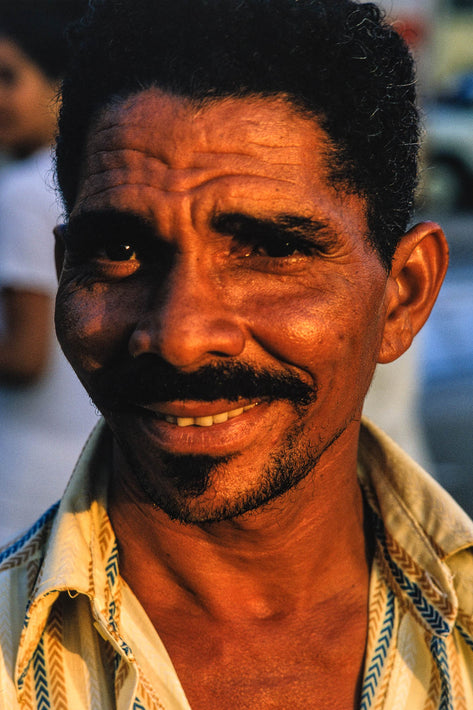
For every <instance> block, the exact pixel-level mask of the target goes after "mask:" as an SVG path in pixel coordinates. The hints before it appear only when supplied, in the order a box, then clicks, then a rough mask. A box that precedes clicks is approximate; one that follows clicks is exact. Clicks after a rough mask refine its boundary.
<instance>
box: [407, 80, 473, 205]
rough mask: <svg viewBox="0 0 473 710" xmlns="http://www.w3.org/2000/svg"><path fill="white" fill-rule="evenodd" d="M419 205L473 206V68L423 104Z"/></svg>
mask: <svg viewBox="0 0 473 710" xmlns="http://www.w3.org/2000/svg"><path fill="white" fill-rule="evenodd" d="M423 123H424V128H425V137H424V143H423V153H422V160H423V168H422V172H421V184H420V190H419V205H420V206H421V207H422V208H426V209H432V208H433V209H435V210H437V211H439V212H452V211H454V210H458V209H460V210H462V209H472V208H473V69H472V70H471V71H470V72H466V73H463V74H461V75H459V76H457V77H455V78H454V79H453V80H452V82H451V84H450V85H449V87H448V88H447V89H446V90H445V91H444V92H442V93H441V94H440V95H439V96H438V97H437V98H436V100H435V101H431V102H429V103H428V104H427V105H426V106H425V107H424V121H423Z"/></svg>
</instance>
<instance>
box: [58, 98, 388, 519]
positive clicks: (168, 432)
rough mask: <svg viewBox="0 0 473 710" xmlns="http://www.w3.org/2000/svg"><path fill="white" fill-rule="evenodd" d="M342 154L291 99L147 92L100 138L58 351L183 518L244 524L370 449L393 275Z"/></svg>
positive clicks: (152, 486)
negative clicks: (366, 409)
mask: <svg viewBox="0 0 473 710" xmlns="http://www.w3.org/2000/svg"><path fill="white" fill-rule="evenodd" d="M330 154H331V147H330V142H329V140H328V138H327V136H326V134H325V133H324V132H323V130H322V129H321V128H319V127H318V125H317V124H316V123H315V122H314V121H313V120H309V119H307V118H304V117H302V116H300V115H298V114H297V113H296V112H295V111H294V110H293V109H292V108H291V106H290V105H289V104H287V103H286V102H285V101H284V100H282V99H276V98H274V99H263V98H261V99H228V100H221V101H218V102H216V103H214V104H213V105H206V106H204V107H202V108H195V107H193V106H192V105H191V104H190V103H189V102H188V101H187V100H185V99H182V98H176V97H172V96H169V95H167V94H163V93H161V92H159V91H158V90H157V89H154V90H147V91H144V92H142V93H140V94H138V95H136V96H134V97H130V98H129V99H128V100H127V101H124V102H122V103H120V104H116V105H113V106H111V107H109V108H108V109H107V110H105V111H104V112H103V113H102V115H101V116H100V117H99V119H98V120H97V122H96V123H95V125H94V126H93V129H92V130H91V132H90V135H89V140H88V143H87V149H86V156H85V160H84V166H83V174H82V178H81V182H80V188H79V193H78V196H77V200H76V203H75V206H74V209H73V212H72V214H71V219H70V223H69V227H68V229H67V231H66V234H65V243H66V257H65V265H64V269H63V273H62V277H61V282H60V288H59V294H58V303H57V315H56V318H57V329H58V336H59V339H60V342H61V344H62V346H63V348H64V351H65V353H66V355H67V357H68V358H69V360H70V361H71V363H72V365H73V367H74V368H75V370H76V372H77V374H78V375H79V377H80V378H81V380H82V381H83V383H84V385H85V387H86V388H87V390H88V392H89V394H90V396H91V397H92V399H93V400H94V401H95V402H96V404H97V406H98V407H99V408H100V409H101V411H102V412H103V414H104V416H105V418H106V420H107V422H108V424H109V426H110V428H111V429H112V431H113V432H114V434H115V438H116V440H117V441H118V442H119V448H120V450H121V452H122V454H123V456H124V460H125V461H126V463H125V470H126V475H128V476H129V477H130V480H135V481H136V480H138V481H140V483H141V486H142V488H143V489H144V490H145V491H146V495H147V496H148V497H149V500H150V501H154V502H155V503H157V504H158V505H159V506H161V507H163V508H164V509H165V510H166V511H167V512H168V513H169V514H170V515H171V516H172V517H178V518H180V519H182V520H186V521H194V522H196V521H204V520H212V519H222V518H227V517H232V516H234V515H237V514H240V513H242V512H244V511H246V510H249V509H253V508H256V507H258V506H260V505H261V504H262V503H264V502H266V501H267V500H270V499H272V498H274V497H275V496H278V495H280V494H281V493H282V492H284V491H285V490H286V489H288V488H290V487H291V486H293V485H294V484H295V483H296V482H297V481H298V480H300V479H301V478H303V477H304V476H306V475H307V474H309V473H311V474H312V472H313V470H314V467H315V466H316V464H317V462H319V468H320V467H321V466H325V467H326V466H327V462H330V461H331V451H332V450H333V449H334V447H335V446H336V447H337V451H338V452H340V451H345V452H346V451H351V452H353V450H356V440H357V432H358V419H359V416H360V412H361V408H362V403H363V399H364V395H365V393H366V390H367V388H368V385H369V382H370V380H371V376H372V373H373V369H374V367H375V363H376V360H377V355H378V351H379V346H380V343H381V340H382V335H383V327H384V321H385V305H384V292H385V286H386V278H387V277H386V273H385V271H384V269H383V267H382V266H381V263H380V261H379V258H378V257H377V255H376V254H375V253H374V252H373V251H372V250H371V249H370V247H369V246H368V245H367V242H366V229H367V227H366V218H365V214H364V203H363V200H362V199H361V198H359V197H357V196H356V195H353V194H349V193H348V192H345V191H343V190H342V189H335V188H334V187H333V186H331V185H330V181H329V179H328V173H329V171H328V167H327V166H328V165H329V164H330ZM332 458H333V456H332ZM324 462H325V463H324ZM337 465H338V466H340V465H343V461H342V460H340V459H339V460H338V463H337ZM327 470H330V466H329V467H328V469H327ZM335 484H336V482H334V485H335Z"/></svg>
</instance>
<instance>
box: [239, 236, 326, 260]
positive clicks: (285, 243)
mask: <svg viewBox="0 0 473 710" xmlns="http://www.w3.org/2000/svg"><path fill="white" fill-rule="evenodd" d="M313 250H314V249H313V245H308V244H301V242H300V240H294V241H293V240H291V239H272V240H268V241H265V242H264V243H263V244H256V245H255V246H254V247H253V248H252V249H250V250H249V252H248V256H250V255H258V256H268V257H270V258H272V259H284V258H287V257H291V256H308V255H310V254H311V253H312V252H313Z"/></svg>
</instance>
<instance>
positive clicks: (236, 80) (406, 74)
mask: <svg viewBox="0 0 473 710" xmlns="http://www.w3.org/2000/svg"><path fill="white" fill-rule="evenodd" d="M70 39H71V44H72V51H73V62H72V65H71V67H70V70H69V72H68V73H67V75H66V78H65V80H64V82H63V89H62V108H61V113H60V121H59V136H58V141H57V174H58V182H59V185H60V188H61V190H62V194H63V198H64V202H65V207H66V210H67V211H70V209H72V206H73V204H74V201H75V197H76V192H77V186H78V180H79V174H80V165H81V160H82V158H83V152H84V141H85V139H86V135H87V131H88V128H89V126H90V124H91V121H92V120H93V118H94V117H95V116H96V115H97V114H98V113H99V112H100V111H101V110H102V109H103V108H104V107H105V106H106V105H107V104H108V103H109V102H110V101H111V100H112V99H113V98H114V97H117V96H119V97H125V96H127V95H130V94H132V93H136V92H137V91H140V90H142V89H145V88H148V87H150V86H158V87H160V88H161V89H163V90H165V91H167V92H170V93H173V94H175V95H178V96H185V97H189V98H192V99H194V100H198V101H205V100H208V99H212V100H215V99H218V98H221V97H227V96H233V97H245V96H250V95H259V96H274V95H283V96H285V97H286V99H287V100H289V101H290V102H291V103H292V104H293V105H294V106H295V107H296V108H297V109H298V110H300V111H301V112H303V113H305V114H309V115H311V116H313V117H317V119H318V120H319V121H320V122H321V124H322V126H323V128H324V129H325V130H326V132H327V133H328V135H329V136H330V138H331V141H332V143H333V144H334V145H335V146H336V150H335V151H333V155H332V156H331V158H330V161H331V169H332V170H331V172H332V176H333V180H334V181H338V182H340V183H341V184H343V185H344V186H345V188H347V186H348V188H349V189H350V190H352V191H354V192H356V193H358V194H360V195H362V196H363V197H364V198H365V199H366V214H367V223H368V234H367V239H368V241H369V242H370V243H371V245H372V246H373V247H374V248H375V249H376V250H377V252H378V254H379V256H380V259H381V262H382V263H383V264H384V266H385V267H386V268H387V269H388V268H389V266H390V263H391V260H392V256H393V253H394V251H395V248H396V245H397V243H398V241H399V239H400V237H401V236H402V235H403V234H404V232H405V230H406V227H407V224H408V222H409V219H410V217H411V213H412V208H413V203H414V192H415V187H416V182H417V154H418V143H419V116H418V110H417V107H416V96H415V85H414V66H413V61H412V57H411V55H410V53H409V50H408V48H407V46H406V45H405V43H404V41H403V40H402V39H401V38H400V36H399V35H398V34H397V33H396V32H395V31H394V30H393V28H392V27H391V26H389V24H388V23H387V22H386V21H385V19H384V18H383V15H382V13H381V11H380V10H379V8H378V7H377V6H376V5H374V4H373V3H358V2H355V1H354V0H172V2H170V1H169V0H91V1H90V8H89V11H88V14H87V15H86V17H85V18H83V20H82V21H81V22H80V23H79V24H77V25H76V26H75V28H74V30H73V31H72V32H71V37H70Z"/></svg>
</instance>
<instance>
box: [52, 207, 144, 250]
mask: <svg viewBox="0 0 473 710" xmlns="http://www.w3.org/2000/svg"><path fill="white" fill-rule="evenodd" d="M97 232H100V233H102V234H103V235H104V236H110V237H112V236H113V237H114V238H117V239H120V238H121V237H122V236H123V237H125V236H128V237H129V235H130V233H132V234H133V236H134V238H135V239H136V238H139V239H146V238H149V237H150V236H152V235H154V233H155V231H154V228H153V226H152V224H151V222H149V221H148V220H147V219H145V218H144V217H143V216H141V215H139V214H136V213H135V212H122V211H118V210H113V209H104V210H91V211H84V212H79V214H77V215H75V216H74V217H71V219H70V220H69V222H68V224H67V226H66V234H65V240H66V245H73V244H77V243H78V242H83V241H93V240H94V238H95V237H96V236H97Z"/></svg>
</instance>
